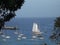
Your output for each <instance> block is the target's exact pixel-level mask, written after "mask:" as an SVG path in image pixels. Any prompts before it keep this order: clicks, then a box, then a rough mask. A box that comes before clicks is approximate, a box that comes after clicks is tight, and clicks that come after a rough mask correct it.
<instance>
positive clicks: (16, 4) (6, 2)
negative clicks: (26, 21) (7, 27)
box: [0, 0, 24, 29]
mask: <svg viewBox="0 0 60 45" xmlns="http://www.w3.org/2000/svg"><path fill="white" fill-rule="evenodd" d="M23 4H24V0H0V29H1V28H2V26H4V24H5V22H7V21H10V19H12V18H13V17H14V16H16V14H15V11H17V10H18V9H21V6H22V5H23Z"/></svg>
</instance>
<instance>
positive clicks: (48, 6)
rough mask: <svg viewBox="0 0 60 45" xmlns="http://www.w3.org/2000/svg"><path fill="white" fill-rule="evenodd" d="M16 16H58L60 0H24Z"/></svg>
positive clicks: (59, 14) (59, 13)
mask: <svg viewBox="0 0 60 45" xmlns="http://www.w3.org/2000/svg"><path fill="white" fill-rule="evenodd" d="M16 15H17V16H16V17H58V16H60V0H25V3H24V4H23V6H22V7H21V9H18V10H17V11H16Z"/></svg>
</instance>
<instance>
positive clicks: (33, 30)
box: [32, 23, 41, 34]
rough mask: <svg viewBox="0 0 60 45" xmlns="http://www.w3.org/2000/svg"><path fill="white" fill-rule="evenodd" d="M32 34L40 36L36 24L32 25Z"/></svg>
mask: <svg viewBox="0 0 60 45" xmlns="http://www.w3.org/2000/svg"><path fill="white" fill-rule="evenodd" d="M32 32H33V33H34V34H41V32H40V30H39V28H38V24H37V23H33V28H32Z"/></svg>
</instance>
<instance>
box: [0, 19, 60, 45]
mask: <svg viewBox="0 0 60 45" xmlns="http://www.w3.org/2000/svg"><path fill="white" fill-rule="evenodd" d="M43 20H45V21H43ZM27 21H28V23H26V22H27ZM12 22H13V21H12ZM22 22H24V23H22ZM33 22H36V23H38V25H39V26H40V27H39V29H40V30H41V31H42V32H44V33H43V34H42V36H43V39H42V37H39V38H38V37H36V38H34V39H33V38H32V24H33ZM45 22H46V23H45ZM16 23H17V24H19V25H18V26H19V27H20V30H19V31H17V32H18V33H17V34H15V33H14V32H15V31H14V30H12V31H11V30H7V31H4V32H5V35H6V36H7V35H8V36H10V38H8V39H6V38H5V37H4V36H3V37H2V36H1V35H0V45H57V42H60V40H59V39H60V37H58V38H57V39H56V40H52V39H50V36H51V34H52V32H53V31H52V30H53V20H52V19H49V20H47V19H39V20H36V19H32V20H30V19H21V20H20V19H18V20H16ZM11 24H12V23H11ZM59 30H60V29H59ZM57 32H59V31H57Z"/></svg>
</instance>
